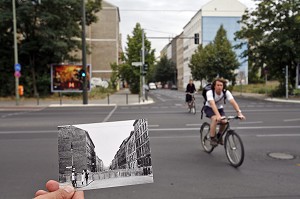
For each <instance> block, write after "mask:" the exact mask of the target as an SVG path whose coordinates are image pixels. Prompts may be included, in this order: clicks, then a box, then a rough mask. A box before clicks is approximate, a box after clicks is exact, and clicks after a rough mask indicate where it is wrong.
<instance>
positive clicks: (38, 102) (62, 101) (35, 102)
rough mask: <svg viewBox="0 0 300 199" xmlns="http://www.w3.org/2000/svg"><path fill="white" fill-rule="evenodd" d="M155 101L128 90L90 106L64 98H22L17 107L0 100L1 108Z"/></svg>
mask: <svg viewBox="0 0 300 199" xmlns="http://www.w3.org/2000/svg"><path fill="white" fill-rule="evenodd" d="M151 103H154V101H153V100H152V99H151V98H150V97H147V99H145V100H144V101H143V99H142V98H140V97H139V95H138V94H130V92H129V90H128V89H122V90H120V91H118V92H116V93H114V94H112V95H108V96H107V97H105V98H104V99H89V100H88V104H85V105H84V104H83V100H82V98H81V99H77V100H73V99H66V98H64V97H62V98H58V99H33V98H31V99H24V98H20V101H19V105H16V100H15V99H7V100H6V99H5V100H4V99H2V100H0V107H2V108H5V107H15V108H17V107H22V108H24V107H65V106H116V105H145V104H151Z"/></svg>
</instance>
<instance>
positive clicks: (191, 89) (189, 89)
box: [185, 79, 196, 108]
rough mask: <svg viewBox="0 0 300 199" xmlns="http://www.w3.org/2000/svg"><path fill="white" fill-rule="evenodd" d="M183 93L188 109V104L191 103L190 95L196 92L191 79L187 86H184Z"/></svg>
mask: <svg viewBox="0 0 300 199" xmlns="http://www.w3.org/2000/svg"><path fill="white" fill-rule="evenodd" d="M185 92H186V95H185V102H186V103H187V105H188V108H189V103H190V102H191V101H192V95H190V94H192V93H194V92H196V87H195V84H194V83H193V79H190V81H189V83H188V85H187V86H186V90H185ZM189 93H190V94H189Z"/></svg>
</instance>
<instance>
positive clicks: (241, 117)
mask: <svg viewBox="0 0 300 199" xmlns="http://www.w3.org/2000/svg"><path fill="white" fill-rule="evenodd" d="M238 117H239V119H241V120H245V119H246V117H245V116H244V115H243V114H242V113H238Z"/></svg>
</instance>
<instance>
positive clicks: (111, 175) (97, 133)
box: [58, 119, 153, 190]
mask: <svg viewBox="0 0 300 199" xmlns="http://www.w3.org/2000/svg"><path fill="white" fill-rule="evenodd" d="M58 158H59V160H58V162H59V183H60V185H72V186H73V187H74V188H76V189H78V190H90V189H99V188H107V187H117V186H126V185H134V184H145V183H153V168H152V160H151V150H150V143H149V134H148V122H147V120H146V119H137V120H127V121H117V122H104V123H89V124H77V125H62V126H58Z"/></svg>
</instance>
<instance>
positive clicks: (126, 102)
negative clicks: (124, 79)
mask: <svg viewBox="0 0 300 199" xmlns="http://www.w3.org/2000/svg"><path fill="white" fill-rule="evenodd" d="M126 104H128V93H126Z"/></svg>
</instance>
